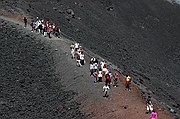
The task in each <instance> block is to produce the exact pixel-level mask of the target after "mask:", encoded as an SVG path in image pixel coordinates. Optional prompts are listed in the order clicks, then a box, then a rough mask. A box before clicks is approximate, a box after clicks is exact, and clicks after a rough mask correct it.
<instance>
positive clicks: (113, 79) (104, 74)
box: [70, 43, 157, 119]
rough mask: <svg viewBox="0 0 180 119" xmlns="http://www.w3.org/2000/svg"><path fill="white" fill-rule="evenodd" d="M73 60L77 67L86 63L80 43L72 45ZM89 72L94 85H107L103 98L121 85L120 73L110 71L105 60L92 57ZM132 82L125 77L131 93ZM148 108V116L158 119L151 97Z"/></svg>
mask: <svg viewBox="0 0 180 119" xmlns="http://www.w3.org/2000/svg"><path fill="white" fill-rule="evenodd" d="M70 49H71V58H72V59H75V56H76V61H77V66H82V65H83V64H84V63H83V62H84V61H85V60H84V54H81V53H83V49H82V46H80V45H79V43H74V44H71V46H70ZM81 55H83V58H81ZM81 62H82V63H81ZM89 70H90V76H93V78H94V83H98V82H105V85H104V86H103V97H108V96H109V92H110V89H111V85H113V87H118V86H119V85H118V84H119V73H118V72H114V74H112V72H111V71H110V69H108V65H107V63H106V62H105V60H104V59H103V60H102V61H99V59H97V58H95V57H92V58H91V59H90V62H89ZM131 82H132V78H131V77H130V76H129V75H126V76H125V89H126V90H127V91H131ZM146 108H147V114H149V113H150V119H157V113H156V112H155V110H154V109H153V104H152V100H151V97H150V96H148V97H147V99H146Z"/></svg>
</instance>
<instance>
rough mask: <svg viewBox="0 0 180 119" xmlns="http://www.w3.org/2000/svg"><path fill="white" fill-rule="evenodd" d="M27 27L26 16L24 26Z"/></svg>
mask: <svg viewBox="0 0 180 119" xmlns="http://www.w3.org/2000/svg"><path fill="white" fill-rule="evenodd" d="M25 27H27V18H26V17H24V28H25Z"/></svg>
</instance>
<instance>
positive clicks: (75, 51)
mask: <svg viewBox="0 0 180 119" xmlns="http://www.w3.org/2000/svg"><path fill="white" fill-rule="evenodd" d="M23 20H24V27H27V18H26V17H24V19H23ZM30 26H31V28H32V29H31V31H32V32H38V33H41V34H42V35H43V36H45V37H46V36H48V37H49V38H51V33H52V34H54V35H55V36H57V37H59V36H60V29H59V28H58V27H57V26H55V24H51V23H50V22H49V20H46V21H45V20H43V19H39V18H38V17H37V18H36V20H32V22H31V24H30ZM70 51H71V53H70V54H71V58H72V59H75V60H76V65H77V66H78V67H82V66H83V65H84V64H85V63H86V61H85V56H84V49H83V48H82V46H81V45H80V44H79V43H77V42H76V43H72V44H71V46H70ZM89 69H90V76H93V78H94V81H93V82H94V83H98V82H105V84H104V86H103V97H106V98H107V97H108V96H109V91H110V89H111V85H113V87H118V86H119V85H118V83H119V79H120V78H119V73H118V72H114V73H112V72H111V71H110V69H109V68H108V65H107V63H106V62H105V60H104V59H103V60H102V61H99V59H98V58H95V57H92V58H91V59H90V62H89ZM131 82H132V78H131V77H130V76H129V75H126V76H125V89H126V90H127V91H131ZM146 107H147V113H150V119H157V113H156V112H155V111H154V109H153V104H152V100H151V96H148V97H147V99H146Z"/></svg>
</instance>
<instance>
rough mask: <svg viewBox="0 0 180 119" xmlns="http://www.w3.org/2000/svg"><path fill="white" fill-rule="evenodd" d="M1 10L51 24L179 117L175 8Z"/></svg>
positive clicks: (84, 0)
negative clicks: (100, 57)
mask: <svg viewBox="0 0 180 119" xmlns="http://www.w3.org/2000/svg"><path fill="white" fill-rule="evenodd" d="M1 5H2V6H3V7H2V8H4V9H6V10H8V11H10V12H13V8H21V9H23V10H24V12H26V13H27V14H29V15H30V16H34V18H35V17H36V16H39V17H42V18H45V19H46V18H48V19H50V21H52V22H54V23H56V24H57V25H59V26H60V27H61V30H62V31H63V33H65V34H66V35H68V36H71V37H72V38H74V39H75V40H76V41H78V42H80V43H82V44H83V46H85V47H87V48H88V49H91V50H92V51H93V52H95V53H97V54H99V55H101V56H102V57H103V58H105V59H107V60H109V61H111V62H113V63H114V64H115V65H117V66H119V67H120V68H121V69H123V70H124V71H125V73H128V74H130V75H131V76H132V77H133V79H134V80H137V81H140V82H141V84H143V85H145V86H147V87H148V89H150V90H151V91H152V93H153V94H155V95H156V96H157V97H156V98H157V100H158V101H160V102H165V103H166V104H167V105H169V106H171V107H172V108H173V109H174V110H176V112H177V113H179V114H180V109H179V105H180V98H179V97H180V92H179V91H180V86H179V84H180V80H179V77H180V72H179V71H180V52H179V51H180V41H179V39H180V34H179V32H180V22H179V21H180V15H179V14H180V7H179V5H176V4H170V3H169V2H167V1H164V0H156V1H152V0H138V1H137V0H77V1H71V0H51V1H48V0H42V1H34V0H24V1H22V0H14V1H5V0H4V1H3V2H2V3H1ZM9 8H11V9H9ZM69 9H71V10H73V11H74V13H75V18H72V17H71V15H70V14H68V13H69V12H67V11H69Z"/></svg>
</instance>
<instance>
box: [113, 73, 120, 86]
mask: <svg viewBox="0 0 180 119" xmlns="http://www.w3.org/2000/svg"><path fill="white" fill-rule="evenodd" d="M113 77H114V87H117V86H118V79H119V74H118V73H117V72H115V73H114V75H113Z"/></svg>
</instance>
